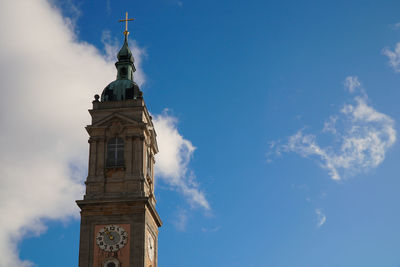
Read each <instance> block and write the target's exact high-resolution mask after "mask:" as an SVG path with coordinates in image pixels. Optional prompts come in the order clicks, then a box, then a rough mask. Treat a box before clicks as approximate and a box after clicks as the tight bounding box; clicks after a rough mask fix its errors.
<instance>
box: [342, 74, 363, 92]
mask: <svg viewBox="0 0 400 267" xmlns="http://www.w3.org/2000/svg"><path fill="white" fill-rule="evenodd" d="M344 85H345V87H346V88H347V89H348V90H349V92H350V93H354V92H355V90H356V89H358V88H361V83H360V81H359V80H358V77H357V76H348V77H346V79H345V81H344Z"/></svg>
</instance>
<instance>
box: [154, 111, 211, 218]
mask: <svg viewBox="0 0 400 267" xmlns="http://www.w3.org/2000/svg"><path fill="white" fill-rule="evenodd" d="M153 119H154V126H155V128H156V131H157V134H158V136H157V137H158V138H157V141H158V146H159V149H160V152H159V153H158V154H157V155H156V159H157V164H156V175H157V178H161V179H163V180H164V181H165V182H166V183H167V184H169V185H171V186H172V187H173V188H176V189H177V190H179V191H180V192H182V193H183V194H184V195H185V196H186V198H187V199H188V200H189V202H190V203H191V205H192V206H193V207H196V206H199V207H202V208H204V209H205V210H209V209H210V204H209V203H208V201H207V199H206V197H205V195H204V192H202V191H201V190H200V189H199V184H198V183H197V182H196V177H195V175H194V173H193V172H192V171H191V170H190V169H189V168H188V165H189V162H190V159H191V158H192V155H193V153H194V151H195V149H196V148H195V147H194V146H193V144H192V143H191V142H190V141H189V140H187V139H185V138H184V137H183V136H182V135H181V134H180V133H179V131H178V128H177V123H178V120H177V118H175V117H174V116H172V115H170V114H169V113H168V110H165V111H164V112H163V113H162V114H160V115H155V116H154V118H153Z"/></svg>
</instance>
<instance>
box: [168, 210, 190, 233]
mask: <svg viewBox="0 0 400 267" xmlns="http://www.w3.org/2000/svg"><path fill="white" fill-rule="evenodd" d="M188 219H189V215H188V212H187V210H185V209H178V210H177V212H176V213H175V215H174V216H173V222H172V223H173V224H174V225H175V228H176V229H178V230H179V231H185V230H186V226H187V222H188Z"/></svg>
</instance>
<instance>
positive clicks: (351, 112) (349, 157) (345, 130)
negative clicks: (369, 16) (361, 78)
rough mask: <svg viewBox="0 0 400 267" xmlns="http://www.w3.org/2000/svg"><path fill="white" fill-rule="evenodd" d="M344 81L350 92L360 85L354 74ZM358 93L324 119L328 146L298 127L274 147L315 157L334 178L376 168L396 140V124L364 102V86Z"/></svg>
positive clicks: (365, 100) (337, 178) (365, 97)
mask: <svg viewBox="0 0 400 267" xmlns="http://www.w3.org/2000/svg"><path fill="white" fill-rule="evenodd" d="M346 81H350V82H348V83H347V82H346V85H347V86H348V88H349V91H352V90H351V89H350V88H353V89H354V88H355V87H354V86H356V87H359V86H361V84H360V83H359V82H358V80H357V79H356V78H354V77H350V78H349V77H348V78H347V79H346ZM353 91H354V90H353ZM360 93H361V95H357V96H355V97H354V100H353V103H352V104H345V105H343V108H342V109H341V110H340V112H339V114H337V115H334V116H331V117H330V118H329V119H328V121H327V122H325V125H324V128H323V133H330V134H331V135H332V137H333V139H332V141H331V142H330V143H329V144H328V145H326V146H321V145H319V144H318V142H317V136H316V135H314V134H306V133H304V130H299V131H298V132H297V133H296V134H294V135H292V136H290V137H289V140H288V142H287V143H286V144H284V145H280V146H277V148H276V150H277V153H278V154H280V153H281V150H283V151H286V152H295V153H298V154H299V155H301V156H303V157H316V158H317V159H318V160H319V162H320V164H321V166H322V167H323V168H325V169H327V170H328V173H329V175H330V176H331V178H332V179H334V180H340V179H341V178H343V177H345V176H351V175H354V174H357V173H359V172H366V171H368V170H370V169H372V168H376V167H377V166H378V165H379V164H381V163H382V162H383V160H384V159H385V154H386V152H387V150H388V149H389V148H390V147H391V146H392V145H393V144H394V143H395V141H396V130H395V127H394V124H395V123H394V121H393V119H392V118H390V117H389V116H388V115H386V114H383V113H381V112H379V111H377V110H375V109H374V108H373V107H372V106H370V105H369V104H368V103H367V102H368V99H367V96H366V94H365V92H364V90H363V89H362V90H360Z"/></svg>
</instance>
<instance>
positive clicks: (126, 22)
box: [119, 12, 135, 36]
mask: <svg viewBox="0 0 400 267" xmlns="http://www.w3.org/2000/svg"><path fill="white" fill-rule="evenodd" d="M132 20H135V19H128V12H126V14H125V19H121V20H119V22H124V21H125V31H124V35H125V36H127V35H128V34H129V32H128V21H132Z"/></svg>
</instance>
